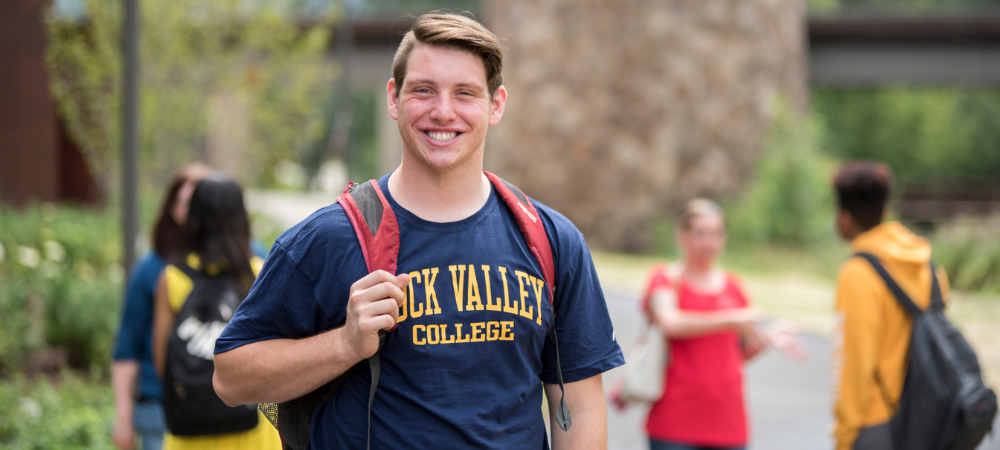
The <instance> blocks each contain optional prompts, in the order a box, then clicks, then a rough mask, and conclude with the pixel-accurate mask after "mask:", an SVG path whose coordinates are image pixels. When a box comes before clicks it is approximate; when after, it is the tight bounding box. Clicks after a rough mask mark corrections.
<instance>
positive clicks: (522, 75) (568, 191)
mask: <svg viewBox="0 0 1000 450" xmlns="http://www.w3.org/2000/svg"><path fill="white" fill-rule="evenodd" d="M486 17H487V18H488V23H487V25H488V26H489V27H490V29H491V30H493V31H494V32H495V33H496V34H497V35H498V36H499V37H500V38H502V39H503V43H504V45H505V46H506V47H507V50H508V52H507V54H506V58H505V60H504V63H505V64H504V65H505V67H504V84H505V86H506V87H507V89H508V92H509V97H508V103H507V109H506V112H505V114H504V117H503V120H502V122H501V123H500V125H498V126H497V127H496V128H494V129H493V130H491V131H490V133H489V137H488V142H487V150H486V165H487V168H488V169H491V170H496V171H497V172H498V173H499V174H502V176H504V177H505V178H507V179H509V180H510V181H511V182H513V183H515V184H517V185H518V186H520V187H521V188H522V189H523V190H525V191H526V192H527V193H528V195H529V196H532V197H534V198H536V199H538V200H540V201H542V202H543V203H546V204H548V205H550V206H552V207H554V208H556V209H558V210H559V211H560V212H562V213H564V214H566V215H567V216H568V217H569V218H570V219H571V220H573V222H574V223H575V224H576V225H577V226H578V227H579V228H580V229H581V231H583V232H584V234H585V235H586V236H587V240H588V242H590V243H591V245H592V246H594V247H597V248H604V249H612V250H625V251H640V252H642V251H649V250H650V249H651V244H652V242H653V237H652V232H651V228H652V225H653V224H654V223H655V222H656V221H657V220H658V218H661V217H665V216H671V215H672V212H673V210H674V209H675V208H676V206H677V205H678V204H679V203H681V202H683V201H685V200H687V199H689V198H691V197H693V196H699V195H700V196H708V197H716V198H717V197H719V196H722V195H725V194H728V193H732V192H734V191H737V190H738V189H739V188H740V187H741V186H743V184H744V182H745V181H746V180H747V179H748V175H749V174H750V172H751V171H752V169H753V167H754V163H755V161H756V157H757V156H758V155H759V154H760V150H761V143H762V138H763V137H764V135H765V133H766V131H767V126H768V124H769V122H770V118H771V116H772V114H773V110H774V106H775V103H776V102H777V101H778V99H779V98H780V97H784V98H785V99H787V101H789V102H790V103H791V104H792V105H793V107H795V108H797V109H799V110H803V109H804V108H805V105H806V102H807V95H808V92H807V85H806V59H805V58H806V41H805V7H804V5H803V3H802V1H801V0H755V1H733V0H662V1H642V0H551V1H545V2H539V1H537V0H503V1H499V0H496V1H488V2H487V11H486Z"/></svg>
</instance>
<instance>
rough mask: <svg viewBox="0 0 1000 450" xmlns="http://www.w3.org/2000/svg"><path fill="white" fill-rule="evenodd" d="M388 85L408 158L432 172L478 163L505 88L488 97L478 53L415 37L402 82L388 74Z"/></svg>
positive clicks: (503, 100)
mask: <svg viewBox="0 0 1000 450" xmlns="http://www.w3.org/2000/svg"><path fill="white" fill-rule="evenodd" d="M387 89H388V93H389V115H390V116H392V118H393V119H394V120H396V121H397V123H398V126H399V134H400V136H402V138H403V153H404V159H405V160H406V161H407V162H411V163H415V164H417V165H419V166H423V168H424V169H426V170H429V171H431V172H433V173H442V172H448V171H450V170H453V169H456V168H460V167H466V166H468V165H473V166H475V167H480V166H481V165H482V151H483V144H484V142H485V140H486V130H487V129H488V128H489V126H491V125H496V124H497V123H499V122H500V117H501V116H503V110H504V104H505V103H506V100H507V91H506V90H505V89H504V88H503V86H501V87H500V88H498V89H497V91H496V93H495V94H494V96H493V98H492V99H491V98H490V93H489V90H488V89H487V85H486V69H485V67H483V61H482V59H481V58H480V57H478V56H476V55H474V54H472V52H469V51H464V50H457V49H451V48H444V47H436V46H432V45H426V44H421V43H417V44H416V45H415V46H414V48H413V50H412V52H411V53H410V59H409V61H408V63H407V72H406V77H405V79H404V80H403V85H402V86H396V80H394V79H393V80H389V85H388V87H387ZM397 89H398V91H399V92H398V97H397V93H396V90H397Z"/></svg>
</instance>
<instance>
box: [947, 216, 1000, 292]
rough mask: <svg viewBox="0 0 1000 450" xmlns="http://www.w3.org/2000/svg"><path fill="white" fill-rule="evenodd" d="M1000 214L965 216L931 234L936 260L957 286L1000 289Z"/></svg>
mask: <svg viewBox="0 0 1000 450" xmlns="http://www.w3.org/2000/svg"><path fill="white" fill-rule="evenodd" d="M998 235H1000V216H995V217H992V218H989V219H982V218H978V219H977V218H970V217H963V218H957V219H954V220H952V221H951V222H949V223H946V224H944V225H942V226H941V227H939V228H938V229H937V230H936V231H935V232H934V234H933V235H932V236H931V244H932V246H933V248H934V260H935V261H936V262H937V263H938V264H940V265H941V266H942V267H944V269H945V271H947V272H948V279H949V280H950V281H951V285H952V287H953V288H955V289H961V290H968V291H986V292H1000V277H997V273H1000V243H998V242H997V240H996V236H998Z"/></svg>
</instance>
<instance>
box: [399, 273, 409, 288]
mask: <svg viewBox="0 0 1000 450" xmlns="http://www.w3.org/2000/svg"><path fill="white" fill-rule="evenodd" d="M396 284H398V285H399V288H400V289H403V288H405V287H406V286H407V285H408V284H410V275H409V274H405V273H401V274H399V275H396Z"/></svg>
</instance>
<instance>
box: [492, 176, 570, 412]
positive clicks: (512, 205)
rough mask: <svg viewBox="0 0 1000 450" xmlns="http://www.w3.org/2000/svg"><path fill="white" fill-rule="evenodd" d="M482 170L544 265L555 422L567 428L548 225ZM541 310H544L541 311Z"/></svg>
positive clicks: (516, 191) (510, 187)
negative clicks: (555, 390) (556, 382)
mask: <svg viewBox="0 0 1000 450" xmlns="http://www.w3.org/2000/svg"><path fill="white" fill-rule="evenodd" d="M483 173H484V174H486V178H489V179H490V182H491V183H493V187H494V188H496V190H497V192H499V193H500V197H501V198H503V201H504V203H507V207H508V208H509V209H510V210H511V212H512V213H513V214H514V218H515V219H516V220H517V227H518V228H520V229H521V234H523V235H524V241H525V242H526V243H527V244H528V248H529V249H530V250H531V253H532V254H533V255H535V259H537V260H538V265H539V266H541V268H542V277H543V278H545V284H547V285H548V287H549V306H553V308H552V329H551V330H550V331H549V339H550V340H551V341H552V344H553V345H554V346H555V347H556V376H557V377H558V380H559V391H560V392H562V398H560V399H559V406H558V407H557V408H556V422H557V423H558V424H559V428H562V429H563V431H567V430H569V427H571V426H573V417H572V416H571V415H570V413H569V406H567V405H566V386H565V385H564V383H563V376H562V366H561V363H560V361H559V339H558V338H557V337H556V321H555V313H556V309H555V307H554V303H555V298H556V296H555V285H556V283H555V280H556V264H555V258H553V257H552V245H551V244H549V235H548V233H546V232H545V225H544V224H542V219H541V216H539V215H538V210H537V209H535V205H533V204H532V203H531V202H530V201H528V197H526V196H525V195H524V193H523V192H521V190H520V189H518V188H517V187H515V186H514V185H513V184H510V183H508V182H506V181H504V180H503V179H501V178H500V177H498V176H496V175H493V174H492V173H489V172H486V171H483ZM538 313H539V314H541V313H542V312H541V311H540V310H539V312H538Z"/></svg>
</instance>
